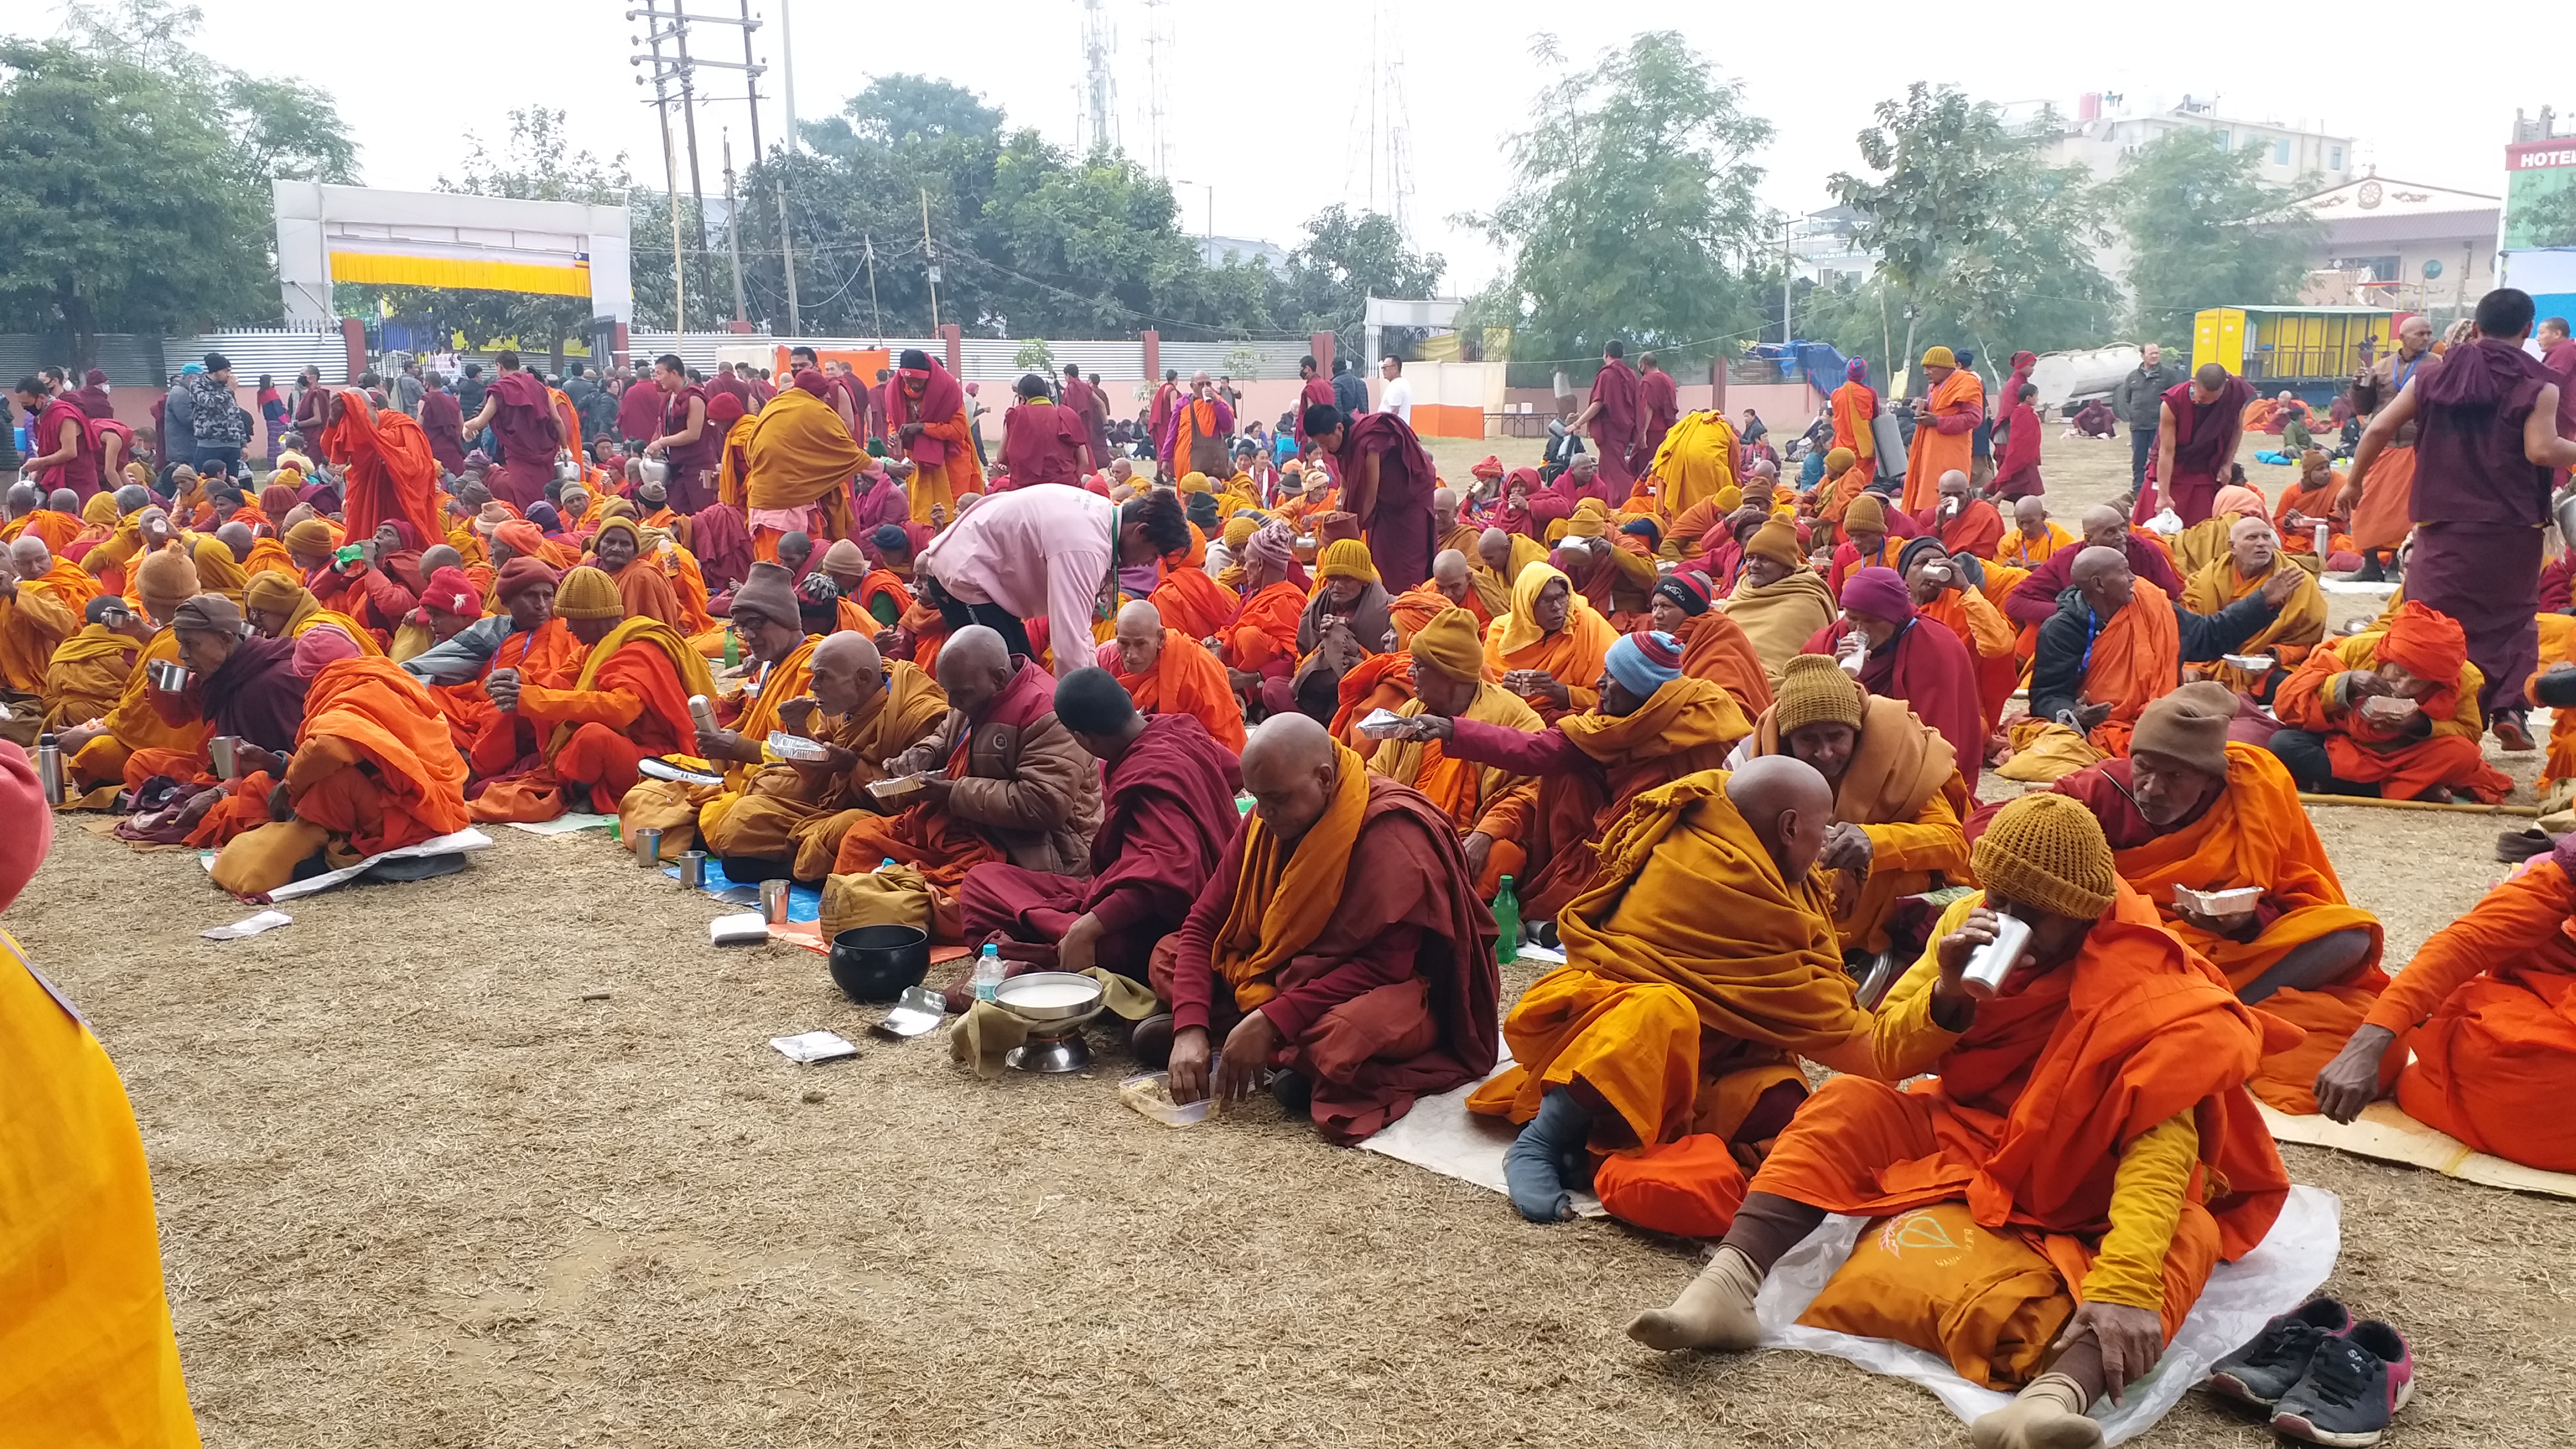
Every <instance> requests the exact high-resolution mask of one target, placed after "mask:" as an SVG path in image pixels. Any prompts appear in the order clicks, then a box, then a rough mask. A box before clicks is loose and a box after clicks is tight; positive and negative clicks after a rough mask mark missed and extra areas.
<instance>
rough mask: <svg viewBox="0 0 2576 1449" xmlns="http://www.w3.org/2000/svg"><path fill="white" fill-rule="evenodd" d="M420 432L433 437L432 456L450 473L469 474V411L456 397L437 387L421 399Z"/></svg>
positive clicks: (431, 442) (423, 394) (430, 442)
mask: <svg viewBox="0 0 2576 1449" xmlns="http://www.w3.org/2000/svg"><path fill="white" fill-rule="evenodd" d="M420 430H421V431H422V432H424V433H427V434H428V435H429V455H430V456H431V457H433V458H436V459H437V460H438V466H439V467H441V468H444V469H446V470H447V471H448V472H450V473H462V472H464V471H465V410H464V409H463V408H461V407H458V406H457V404H456V394H454V393H452V392H449V391H448V390H447V389H445V388H443V387H433V388H430V389H429V390H428V391H426V392H423V393H422V394H421V395H420Z"/></svg>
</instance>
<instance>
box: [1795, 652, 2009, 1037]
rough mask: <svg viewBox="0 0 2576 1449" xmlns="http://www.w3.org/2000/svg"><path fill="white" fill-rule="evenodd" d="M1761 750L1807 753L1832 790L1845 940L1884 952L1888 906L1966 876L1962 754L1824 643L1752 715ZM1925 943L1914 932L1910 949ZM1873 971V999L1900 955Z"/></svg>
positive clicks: (1837, 905)
mask: <svg viewBox="0 0 2576 1449" xmlns="http://www.w3.org/2000/svg"><path fill="white" fill-rule="evenodd" d="M1745 750H1746V751H1747V752H1748V753H1749V754H1751V755H1752V756H1754V757H1755V758H1761V757H1764V756H1770V755H1787V756H1789V757H1791V758H1793V759H1799V760H1804V761H1806V762H1807V764H1808V765H1810V766H1812V767H1813V768H1814V769H1815V771H1816V772H1817V773H1818V774H1820V775H1822V776H1824V778H1825V783H1826V784H1827V785H1828V786H1830V787H1831V788H1832V790H1833V792H1834V797H1833V798H1834V805H1833V815H1832V817H1831V818H1832V824H1831V826H1830V827H1829V828H1828V829H1827V830H1826V832H1825V842H1824V850H1823V853H1822V854H1821V855H1819V856H1818V857H1817V869H1818V870H1820V871H1823V872H1825V873H1826V875H1827V876H1828V877H1829V879H1830V880H1831V882H1832V886H1833V892H1832V894H1833V911H1832V920H1833V923H1834V933H1835V936H1836V938H1837V940H1838V941H1839V943H1840V949H1841V950H1843V951H1844V952H1847V953H1857V954H1859V955H1860V956H1862V957H1864V958H1867V957H1883V956H1884V954H1885V953H1886V952H1887V951H1888V950H1889V949H1890V947H1891V946H1892V945H1893V944H1895V943H1894V941H1893V939H1892V937H1891V936H1890V933H1889V930H1888V915H1889V912H1890V911H1891V910H1893V909H1894V907H1895V905H1896V902H1897V898H1898V897H1900V896H1910V895H1917V894H1920V893H1922V892H1924V891H1929V890H1938V889H1940V888H1941V887H1942V886H1944V885H1946V884H1949V883H1952V882H1962V883H1964V882H1965V881H1966V880H1967V878H1968V838H1967V836H1966V835H1965V834H1964V833H1963V831H1962V826H1961V822H1962V821H1964V820H1965V819H1966V818H1967V814H1968V810H1969V808H1970V807H1971V806H1972V805H1973V804H1974V803H1975V800H1974V798H1973V797H1972V796H1971V795H1970V794H1969V787H1968V782H1967V780H1966V778H1965V777H1964V776H1962V775H1961V774H1960V772H1959V766H1958V756H1957V753H1956V751H1954V750H1953V749H1952V748H1951V746H1950V742H1949V741H1948V740H1946V739H1944V738H1942V736H1941V732H1940V731H1939V730H1936V729H1934V728H1933V727H1931V726H1930V725H1927V724H1925V723H1924V722H1923V721H1921V720H1919V719H1917V718H1915V717H1914V712H1913V711H1912V710H1909V709H1907V708H1906V707H1905V702H1904V701H1903V700H1898V699H1888V698H1885V697H1883V696H1879V695H1873V694H1871V693H1870V692H1869V691H1868V690H1866V689H1864V688H1862V687H1861V686H1860V684H1859V683H1858V682H1857V681H1855V680H1854V679H1853V678H1852V677H1851V676H1850V675H1847V674H1845V673H1843V671H1842V668H1841V666H1839V665H1837V664H1835V663H1834V661H1833V660H1831V659H1828V658H1826V657H1825V656H1823V655H1821V654H1801V655H1799V656H1798V657H1797V658H1795V659H1792V660H1790V661H1789V667H1788V668H1787V669H1785V670H1783V671H1782V672H1781V675H1780V696H1779V698H1778V700H1777V701H1775V702H1774V703H1773V704H1772V706H1771V708H1770V709H1769V711H1767V712H1766V713H1764V714H1763V716H1762V718H1761V719H1760V720H1758V721H1756V722H1755V724H1754V726H1753V738H1752V739H1751V740H1750V741H1748V742H1747V743H1746V745H1745ZM1915 944H1916V943H1914V942H1912V941H1908V942H1906V943H1905V946H1906V955H1907V956H1908V957H1910V956H1911V955H1912V951H1913V947H1914V945H1915ZM1870 964H1871V965H1872V966H1874V967H1875V966H1880V965H1883V966H1885V967H1886V968H1888V969H1886V970H1883V971H1880V972H1879V974H1878V975H1876V976H1875V977H1865V978H1864V989H1863V991H1862V993H1861V1004H1862V1005H1863V1006H1865V1007H1866V1006H1874V1005H1876V1004H1877V1001H1878V996H1879V994H1880V993H1881V992H1883V991H1885V990H1886V989H1887V987H1888V986H1889V985H1890V984H1892V983H1893V981H1894V979H1895V977H1894V968H1895V967H1896V966H1897V965H1898V964H1899V963H1898V961H1896V960H1894V959H1888V960H1884V961H1882V962H1873V963H1870Z"/></svg>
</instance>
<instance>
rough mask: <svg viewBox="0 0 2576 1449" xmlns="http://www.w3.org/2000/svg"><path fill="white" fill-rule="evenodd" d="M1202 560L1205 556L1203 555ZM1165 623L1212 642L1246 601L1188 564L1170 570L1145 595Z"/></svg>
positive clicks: (1191, 635) (1201, 570) (1146, 600)
mask: <svg viewBox="0 0 2576 1449" xmlns="http://www.w3.org/2000/svg"><path fill="white" fill-rule="evenodd" d="M1202 557H1204V553H1203V552H1202ZM1145 602H1147V603H1149V604H1152V605H1153V606H1154V612H1156V613H1158V614H1160V615H1162V616H1163V622H1164V623H1165V624H1167V625H1169V626H1170V627H1172V628H1175V629H1178V630H1180V631H1181V632H1182V633H1184V634H1187V635H1189V636H1190V637H1191V638H1193V639H1211V638H1214V637H1215V636H1216V632H1217V631H1218V630H1220V629H1222V628H1224V627H1225V621H1226V620H1228V619H1231V618H1233V617H1234V611H1235V610H1236V609H1238V608H1240V607H1241V606H1242V603H1243V601H1242V600H1241V599H1238V598H1236V597H1235V596H1234V594H1233V593H1232V592H1230V591H1229V590H1227V589H1226V587H1225V586H1224V585H1223V584H1220V583H1218V582H1217V581H1216V580H1215V579H1212V578H1210V577H1208V571H1207V570H1206V569H1203V568H1193V567H1190V566H1188V565H1186V564H1184V565H1180V566H1178V567H1174V568H1171V569H1168V570H1166V571H1165V573H1164V574H1163V581H1162V582H1161V583H1159V584H1156V585H1155V586H1154V592H1152V593H1150V594H1147V595H1146V596H1145Z"/></svg>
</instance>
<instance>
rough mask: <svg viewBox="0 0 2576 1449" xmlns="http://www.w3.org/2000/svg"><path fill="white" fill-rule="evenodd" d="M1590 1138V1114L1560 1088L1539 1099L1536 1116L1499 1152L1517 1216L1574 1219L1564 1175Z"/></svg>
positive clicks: (1545, 1220)
mask: <svg viewBox="0 0 2576 1449" xmlns="http://www.w3.org/2000/svg"><path fill="white" fill-rule="evenodd" d="M1591 1140H1592V1114H1591V1113H1589V1112H1586V1111H1584V1110H1583V1104H1582V1103H1580V1102H1577V1101H1576V1100H1574V1098H1573V1096H1572V1095H1570V1094H1569V1093H1567V1092H1566V1091H1565V1090H1564V1089H1563V1088H1561V1087H1560V1088H1558V1089H1557V1090H1555V1091H1552V1092H1550V1093H1548V1094H1547V1095H1546V1096H1544V1097H1541V1098H1540V1099H1539V1104H1538V1115H1537V1116H1535V1117H1532V1118H1531V1119H1530V1120H1529V1125H1528V1126H1526V1127H1523V1128H1522V1129H1521V1135H1519V1136H1518V1137H1515V1138H1513V1139H1512V1145H1511V1148H1510V1150H1508V1151H1506V1152H1505V1153H1504V1154H1503V1185H1504V1187H1505V1188H1506V1189H1507V1190H1508V1191H1509V1192H1510V1193H1511V1197H1512V1206H1513V1207H1516V1208H1518V1209H1520V1213H1521V1216H1522V1217H1525V1218H1527V1219H1529V1220H1530V1221H1531V1222H1534V1223H1554V1222H1563V1221H1564V1220H1565V1219H1567V1218H1570V1217H1572V1216H1574V1195H1573V1194H1572V1193H1569V1192H1567V1191H1566V1190H1565V1179H1566V1174H1567V1172H1568V1170H1569V1168H1570V1165H1571V1164H1572V1162H1573V1160H1574V1158H1575V1157H1576V1156H1577V1155H1578V1154H1580V1153H1581V1152H1582V1151H1583V1150H1584V1146H1585V1144H1587V1143H1588V1142H1590V1141H1591Z"/></svg>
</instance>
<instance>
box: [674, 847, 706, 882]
mask: <svg viewBox="0 0 2576 1449" xmlns="http://www.w3.org/2000/svg"><path fill="white" fill-rule="evenodd" d="M706 884H707V853H706V852H705V851H703V850H684V851H681V852H680V886H681V888H682V889H684V890H693V891H694V890H704V889H706Z"/></svg>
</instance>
